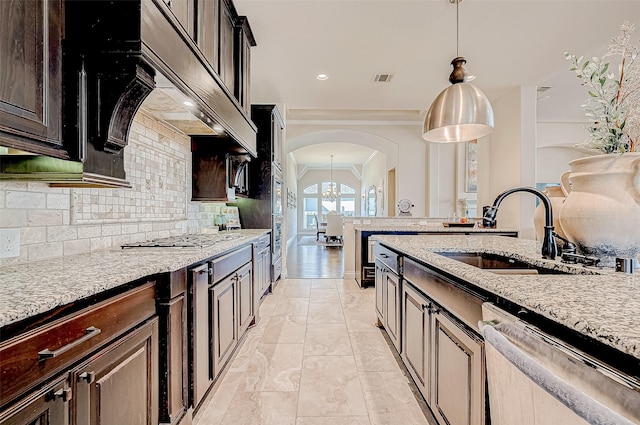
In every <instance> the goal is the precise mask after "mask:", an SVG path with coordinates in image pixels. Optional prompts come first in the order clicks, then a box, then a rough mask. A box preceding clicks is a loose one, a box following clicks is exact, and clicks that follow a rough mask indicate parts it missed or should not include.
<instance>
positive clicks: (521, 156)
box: [478, 86, 537, 239]
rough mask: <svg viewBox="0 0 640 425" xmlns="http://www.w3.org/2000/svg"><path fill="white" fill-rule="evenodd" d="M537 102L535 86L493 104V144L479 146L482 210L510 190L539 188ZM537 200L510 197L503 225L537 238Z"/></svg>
mask: <svg viewBox="0 0 640 425" xmlns="http://www.w3.org/2000/svg"><path fill="white" fill-rule="evenodd" d="M536 103H537V100H536V88H535V86H522V87H517V88H514V89H512V90H511V91H510V92H509V93H507V94H506V95H505V96H503V97H502V98H500V99H498V100H497V101H495V102H493V110H494V115H495V130H494V132H493V133H492V134H491V136H490V143H488V144H487V143H483V142H484V141H480V144H479V152H480V153H479V157H480V162H479V165H478V167H479V173H480V178H479V187H478V205H479V207H480V208H481V207H482V205H491V204H492V203H493V200H494V199H495V197H496V196H497V195H498V194H500V193H502V192H503V191H505V190H507V189H510V188H513V187H516V186H535V169H536V167H535V161H536V159H535V158H536V155H535V153H536V151H535V143H536V121H535V120H536V118H535V117H536V113H535V108H536ZM487 160H488V161H487ZM535 199H536V198H535V196H533V195H531V194H528V193H522V194H513V195H510V196H509V197H508V198H506V199H505V200H504V201H503V202H502V204H501V205H500V210H499V212H498V215H497V220H498V224H499V226H503V227H515V228H519V229H520V237H524V238H528V239H535V229H534V227H533V212H534V210H535Z"/></svg>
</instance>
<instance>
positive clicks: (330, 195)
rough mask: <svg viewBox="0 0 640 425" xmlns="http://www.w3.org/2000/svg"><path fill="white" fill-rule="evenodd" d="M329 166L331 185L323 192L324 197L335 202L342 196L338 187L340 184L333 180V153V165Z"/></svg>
mask: <svg viewBox="0 0 640 425" xmlns="http://www.w3.org/2000/svg"><path fill="white" fill-rule="evenodd" d="M329 167H330V168H329V187H327V190H325V191H324V192H323V193H322V199H324V200H326V201H329V202H335V201H336V199H338V198H339V197H340V192H338V189H337V187H338V185H337V184H336V183H334V182H333V155H331V165H330V166H329Z"/></svg>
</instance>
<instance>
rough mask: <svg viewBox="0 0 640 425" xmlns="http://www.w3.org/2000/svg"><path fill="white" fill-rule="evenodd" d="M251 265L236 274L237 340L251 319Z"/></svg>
mask: <svg viewBox="0 0 640 425" xmlns="http://www.w3.org/2000/svg"><path fill="white" fill-rule="evenodd" d="M252 277H253V276H252V273H251V264H247V265H245V266H244V267H242V268H241V269H240V270H238V272H237V283H236V285H238V338H240V337H241V336H242V334H244V331H245V330H247V328H248V327H249V324H250V323H251V320H252V319H253V279H252Z"/></svg>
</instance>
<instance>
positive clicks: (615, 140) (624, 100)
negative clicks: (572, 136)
mask: <svg viewBox="0 0 640 425" xmlns="http://www.w3.org/2000/svg"><path fill="white" fill-rule="evenodd" d="M634 29H635V28H634V25H633V24H630V23H629V22H624V23H623V24H622V25H621V26H620V33H621V34H620V35H618V36H616V37H613V38H612V39H611V44H610V45H609V49H608V51H607V53H606V54H605V55H604V56H603V58H602V59H601V58H592V59H591V60H586V61H585V60H583V58H582V57H580V58H577V57H576V56H574V55H571V54H569V53H565V58H566V59H567V60H569V61H571V68H570V70H571V71H574V72H575V73H576V75H577V77H578V78H580V79H581V80H582V83H583V84H584V85H586V86H588V87H589V88H590V90H589V99H587V101H586V103H585V104H584V105H582V107H583V108H584V110H585V113H586V116H587V118H588V119H589V120H590V121H591V124H590V125H588V126H586V128H587V130H588V131H589V133H590V134H591V139H590V140H589V141H588V142H587V143H585V145H586V146H587V147H588V148H591V149H597V150H599V151H601V152H603V153H624V152H635V151H637V150H639V149H638V143H637V141H638V137H640V66H639V64H640V61H639V62H636V59H637V58H638V53H639V52H640V49H639V48H638V46H634V45H633V44H632V43H631V35H632V34H633V31H634ZM610 56H620V57H621V60H620V65H619V66H618V75H617V76H616V75H615V74H614V73H613V72H612V71H611V70H610V64H609V62H605V61H604V59H605V58H607V57H610Z"/></svg>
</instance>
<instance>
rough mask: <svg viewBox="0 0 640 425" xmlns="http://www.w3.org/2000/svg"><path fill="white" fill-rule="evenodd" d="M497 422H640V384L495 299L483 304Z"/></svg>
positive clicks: (494, 422)
mask: <svg viewBox="0 0 640 425" xmlns="http://www.w3.org/2000/svg"><path fill="white" fill-rule="evenodd" d="M482 317H483V322H481V326H482V333H483V336H484V338H485V348H486V360H487V382H488V387H489V402H490V410H491V423H492V425H512V424H519V425H529V424H531V425H533V424H540V425H543V424H545V425H548V424H554V425H555V424H569V425H573V424H598V425H604V424H608V425H631V424H640V382H638V381H637V378H634V377H631V376H627V375H624V374H622V373H621V372H619V371H617V370H614V369H612V368H611V367H609V366H607V365H605V364H603V363H602V362H600V361H598V360H596V359H594V358H592V357H591V356H589V355H587V354H585V353H583V352H581V351H579V350H578V349H576V348H575V347H572V346H570V345H567V344H566V343H564V342H562V341H560V340H558V339H556V338H554V337H553V336H550V335H548V334H546V333H543V332H542V331H540V330H539V329H537V328H536V327H534V326H532V325H530V324H528V323H526V322H523V321H521V320H520V319H518V318H517V317H515V316H512V315H510V314H508V313H506V312H505V311H504V310H501V309H499V308H497V307H496V306H495V305H493V304H491V303H485V304H483V306H482Z"/></svg>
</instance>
